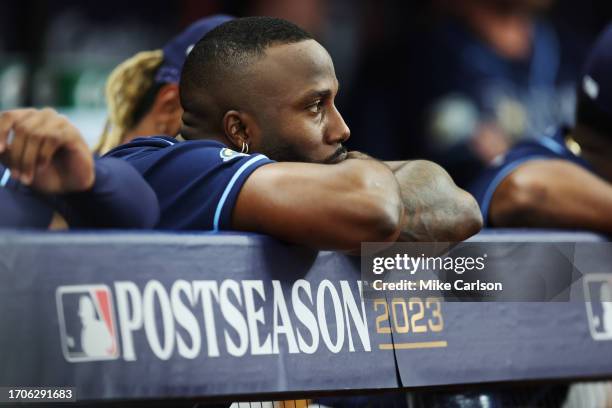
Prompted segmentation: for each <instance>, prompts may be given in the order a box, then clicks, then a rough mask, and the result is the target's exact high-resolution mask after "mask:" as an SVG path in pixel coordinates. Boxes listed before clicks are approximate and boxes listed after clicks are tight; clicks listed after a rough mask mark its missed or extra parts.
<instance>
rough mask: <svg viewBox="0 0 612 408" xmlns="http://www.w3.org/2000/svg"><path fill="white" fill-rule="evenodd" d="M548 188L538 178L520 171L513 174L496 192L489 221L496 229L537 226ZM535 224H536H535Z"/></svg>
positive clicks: (490, 209)
mask: <svg viewBox="0 0 612 408" xmlns="http://www.w3.org/2000/svg"><path fill="white" fill-rule="evenodd" d="M546 190H547V187H546V186H545V185H543V184H542V183H541V182H540V181H539V180H538V178H537V177H533V176H532V175H530V174H523V173H522V172H520V171H517V172H514V173H511V174H510V175H509V176H508V177H506V178H505V179H504V180H503V181H502V182H501V183H500V185H499V186H498V187H497V189H496V190H495V193H494V194H493V198H492V200H491V204H490V207H489V221H490V223H491V225H493V226H495V227H531V226H537V218H538V215H537V214H540V213H541V207H542V205H543V203H545V201H546V195H547V194H546ZM534 222H535V223H534Z"/></svg>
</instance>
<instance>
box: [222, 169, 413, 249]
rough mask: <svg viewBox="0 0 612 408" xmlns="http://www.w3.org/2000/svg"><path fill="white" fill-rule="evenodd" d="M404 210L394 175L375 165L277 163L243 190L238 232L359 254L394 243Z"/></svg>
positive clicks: (235, 223)
mask: <svg viewBox="0 0 612 408" xmlns="http://www.w3.org/2000/svg"><path fill="white" fill-rule="evenodd" d="M402 219H403V206H402V203H401V199H400V194H399V187H398V185H397V182H396V181H395V178H394V177H393V173H392V172H391V171H390V170H389V169H388V168H387V167H386V166H384V165H383V164H381V163H379V162H376V161H373V160H354V159H348V160H345V161H343V162H341V163H339V164H334V165H325V164H308V163H271V164H267V165H265V166H262V167H260V168H258V169H257V170H256V171H254V172H253V174H251V175H250V176H249V178H248V179H247V181H246V182H245V184H244V185H243V186H242V189H241V190H240V193H239V195H238V199H237V202H236V205H235V207H234V210H233V216H232V224H233V225H232V226H233V228H234V229H237V230H243V231H254V232H261V233H264V234H269V235H272V236H274V237H277V238H280V239H283V240H285V241H288V242H292V243H296V244H303V245H307V246H310V247H315V248H320V249H337V250H356V249H359V247H360V244H361V242H381V241H385V242H392V241H395V240H396V239H397V237H398V236H399V233H400V226H401V221H402Z"/></svg>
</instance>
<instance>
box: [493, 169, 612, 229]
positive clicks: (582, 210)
mask: <svg viewBox="0 0 612 408" xmlns="http://www.w3.org/2000/svg"><path fill="white" fill-rule="evenodd" d="M610 209H612V185H611V184H610V183H609V182H607V181H605V180H604V179H602V178H600V177H598V176H596V175H594V174H592V173H591V172H589V171H587V170H585V169H583V168H582V167H580V166H578V165H576V164H574V163H571V162H567V161H563V160H533V161H529V162H527V163H525V164H523V165H521V166H519V167H518V168H517V169H516V170H515V171H514V172H512V173H511V174H510V175H509V176H508V177H506V178H505V179H504V180H503V181H502V183H501V184H500V185H499V187H498V188H497V190H496V191H495V194H494V195H493V198H492V200H491V207H490V210H489V214H490V215H489V219H490V221H491V224H492V225H494V226H498V227H536V228H537V227H539V228H577V229H590V230H594V231H601V232H605V233H612V218H611V217H610Z"/></svg>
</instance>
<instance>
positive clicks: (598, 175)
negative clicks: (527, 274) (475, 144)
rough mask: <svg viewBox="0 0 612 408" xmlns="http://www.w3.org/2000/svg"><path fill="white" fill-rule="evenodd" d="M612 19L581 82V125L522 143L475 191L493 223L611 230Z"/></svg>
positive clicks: (578, 122) (578, 108)
mask: <svg viewBox="0 0 612 408" xmlns="http://www.w3.org/2000/svg"><path fill="white" fill-rule="evenodd" d="M611 72H612V25H609V26H608V28H607V29H606V30H605V32H604V33H603V34H602V36H601V37H600V39H599V40H598V41H597V43H596V44H595V46H594V48H593V50H592V52H591V54H590V55H589V58H588V60H587V63H586V65H585V68H584V71H583V74H582V75H581V77H580V83H579V87H578V103H577V105H576V125H575V126H573V127H569V126H559V127H558V128H557V130H556V131H555V132H553V133H551V134H549V135H544V136H543V137H540V138H538V139H535V140H533V141H528V142H523V143H519V144H518V145H516V146H515V147H514V148H513V149H512V150H510V151H509V152H508V153H507V154H506V155H505V156H504V157H503V158H500V160H499V163H497V165H496V166H494V167H492V168H490V169H488V170H487V171H485V172H484V174H482V175H481V177H480V178H479V179H478V180H477V182H476V183H475V185H474V186H473V187H472V189H471V191H472V193H473V194H474V195H475V197H476V198H477V200H478V201H479V204H480V208H481V211H482V214H483V219H485V220H486V221H485V222H488V225H490V226H495V227H540V228H575V229H589V230H595V231H601V232H604V233H608V234H611V233H612V217H610V209H611V208H612V77H611V76H610V73H611Z"/></svg>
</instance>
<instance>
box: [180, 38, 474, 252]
mask: <svg viewBox="0 0 612 408" xmlns="http://www.w3.org/2000/svg"><path fill="white" fill-rule="evenodd" d="M233 72H234V74H233V75H234V76H233V77H229V78H224V81H219V82H223V83H225V84H228V83H229V84H233V86H232V85H230V86H229V88H224V92H222V93H221V92H219V91H216V90H215V89H207V90H201V93H202V94H201V99H200V102H199V103H198V104H197V109H195V108H194V111H191V109H190V105H189V104H187V103H185V104H183V105H184V106H185V107H186V109H185V115H184V116H183V122H184V124H183V130H182V134H183V135H184V136H185V137H186V138H188V139H196V138H208V139H216V140H219V141H221V142H222V143H225V144H228V145H229V146H233V147H234V148H235V149H236V150H240V149H241V146H242V144H243V143H247V144H248V145H249V148H250V152H260V153H263V154H266V155H267V156H268V157H270V158H271V159H274V160H276V161H278V162H279V163H273V164H269V165H266V166H263V167H261V168H259V169H257V170H256V171H255V172H254V173H253V174H252V175H251V176H250V177H249V179H248V180H247V181H246V183H245V185H244V186H243V188H242V190H241V192H240V194H239V197H238V201H237V204H236V207H235V208H234V212H233V227H234V228H235V229H237V230H246V231H256V232H263V233H267V234H270V235H273V236H276V237H279V238H282V239H284V240H287V241H289V242H295V243H300V244H305V245H309V246H314V247H317V248H326V249H344V250H355V249H357V248H359V246H360V243H361V242H365V241H395V240H397V239H398V238H400V237H401V238H402V239H405V240H411V241H415V240H416V241H441V240H452V241H459V240H463V239H465V238H467V237H469V236H470V235H472V234H474V233H476V232H477V231H478V230H479V229H480V227H481V223H482V221H481V218H480V213H479V211H478V207H477V205H476V203H475V201H474V200H473V198H471V196H469V194H467V193H465V192H464V191H462V190H460V189H458V188H457V187H456V186H455V185H454V183H453V182H452V180H451V179H450V177H448V174H446V172H444V171H443V170H441V168H439V166H436V165H434V164H433V163H429V162H414V163H409V162H400V163H395V164H393V165H385V164H384V163H382V162H379V161H377V160H374V159H372V158H370V157H368V156H366V155H362V154H359V153H357V152H351V153H347V152H346V149H345V148H344V147H343V145H342V143H343V142H345V141H346V140H347V139H348V138H349V136H350V131H349V129H348V127H347V125H346V123H345V122H344V120H343V119H342V116H341V115H340V113H339V112H338V110H337V109H336V107H335V105H334V98H335V96H336V94H337V93H338V80H337V78H336V75H335V71H334V67H333V63H332V60H331V58H330V56H329V54H328V53H327V51H326V50H325V49H324V48H323V47H322V46H321V45H320V44H318V43H317V42H316V41H314V40H306V41H301V42H298V43H293V44H282V45H280V44H279V45H273V46H270V47H268V49H267V50H266V51H265V56H263V57H260V58H258V59H256V60H255V61H254V62H253V63H251V64H250V65H249V66H248V67H247V68H245V69H243V70H242V71H241V72H239V73H236V72H235V70H234V71H233ZM227 75H230V76H231V75H232V74H231V73H228V74H227ZM192 106H194V107H195V106H196V105H195V104H194V105H192ZM218 106H222V107H224V109H222V110H221V111H220V112H219V111H217V110H216V109H215V107H218ZM203 118H204V119H203ZM434 206H437V207H436V208H434ZM466 208H467V210H466ZM434 224H436V225H434ZM465 226H467V227H465Z"/></svg>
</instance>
